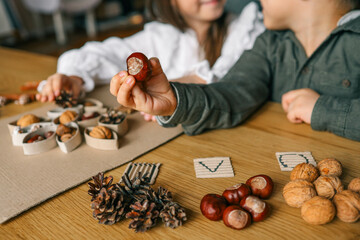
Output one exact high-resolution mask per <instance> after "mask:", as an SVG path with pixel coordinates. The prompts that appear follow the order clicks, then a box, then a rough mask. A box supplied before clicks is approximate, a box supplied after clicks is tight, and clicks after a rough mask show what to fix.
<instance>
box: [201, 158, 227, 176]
mask: <svg viewBox="0 0 360 240" xmlns="http://www.w3.org/2000/svg"><path fill="white" fill-rule="evenodd" d="M194 168H195V174H196V177H197V178H218V177H234V170H233V168H232V165H231V161H230V158H229V157H212V158H196V159H194Z"/></svg>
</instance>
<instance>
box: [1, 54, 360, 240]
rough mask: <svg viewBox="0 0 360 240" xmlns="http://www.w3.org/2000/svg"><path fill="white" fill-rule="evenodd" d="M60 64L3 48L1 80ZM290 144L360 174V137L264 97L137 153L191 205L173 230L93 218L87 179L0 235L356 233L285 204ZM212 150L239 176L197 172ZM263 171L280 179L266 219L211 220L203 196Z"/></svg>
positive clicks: (14, 109) (29, 76) (359, 233)
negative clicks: (312, 121) (300, 116)
mask: <svg viewBox="0 0 360 240" xmlns="http://www.w3.org/2000/svg"><path fill="white" fill-rule="evenodd" d="M55 66H56V59H54V58H51V57H46V56H40V55H35V54H30V53H25V52H19V51H15V50H8V49H3V48H0V83H1V84H4V83H5V84H8V85H10V82H14V85H15V84H20V83H21V82H23V81H28V80H40V79H43V78H45V77H47V76H48V75H49V74H51V73H53V72H54V71H55ZM0 89H3V88H2V86H1V88H0ZM40 105H41V104H39V103H36V104H30V105H28V106H24V107H21V106H13V105H7V106H5V107H4V108H3V109H2V116H1V117H7V116H10V115H13V114H16V113H19V112H21V111H25V110H30V109H32V108H34V107H38V106H40ZM3 134H5V133H3ZM6 134H7V133H6ZM287 151H311V152H312V154H313V156H314V158H315V159H316V160H317V161H319V160H321V159H323V158H326V157H334V158H337V159H338V160H340V161H341V162H342V164H343V166H344V173H343V176H342V180H343V183H344V184H345V185H346V186H347V184H348V183H349V182H350V181H351V179H352V178H354V177H359V176H360V143H359V142H355V141H351V140H348V139H345V138H341V137H338V136H335V135H333V134H330V133H327V132H316V131H313V130H312V129H311V128H310V127H309V126H308V125H306V124H291V123H290V122H288V121H287V119H286V116H285V114H284V112H283V111H282V109H281V106H280V105H279V104H276V103H267V104H266V105H265V106H264V107H263V108H261V109H260V110H259V111H258V112H257V113H256V114H255V115H254V116H252V117H251V118H250V119H249V120H248V121H247V122H246V123H245V124H243V125H242V126H239V127H236V128H233V129H225V130H214V131H209V132H207V133H204V134H201V135H198V136H192V137H190V136H186V135H182V136H180V137H178V138H176V139H175V140H172V141H171V142H169V143H166V144H165V145H163V146H161V147H159V148H157V149H155V150H153V151H152V152H150V153H147V154H145V155H143V156H142V157H140V158H138V159H137V160H135V162H160V163H162V166H161V169H160V173H159V175H158V178H157V181H156V184H155V187H157V186H158V185H161V186H163V187H166V188H168V189H169V190H170V191H171V192H172V193H173V195H174V200H175V201H177V202H179V203H180V204H181V205H183V206H184V207H185V208H186V210H187V214H188V221H187V222H185V224H184V225H183V226H182V227H179V228H177V229H175V230H173V229H170V228H165V227H164V226H163V225H162V223H161V222H158V224H157V225H156V227H154V228H152V229H150V230H149V231H148V232H146V233H142V234H141V233H134V232H133V231H132V230H130V229H128V224H129V220H127V219H125V220H123V221H121V222H119V223H117V224H115V225H112V226H104V225H100V224H98V223H97V222H96V221H95V220H94V219H93V218H92V211H91V209H90V196H89V195H88V194H87V190H88V186H87V184H82V185H80V186H78V187H76V188H73V189H71V190H69V191H67V192H66V193H64V194H61V195H60V196H57V197H55V198H53V199H50V200H48V201H46V202H45V203H43V204H41V205H39V206H37V207H34V208H33V209H30V210H28V211H27V212H25V213H23V214H21V215H20V216H18V217H16V218H14V219H12V220H10V221H8V222H7V223H5V224H3V225H1V226H0V236H1V237H0V238H1V239H185V238H186V239H235V238H236V239H238V238H241V237H243V238H250V239H359V238H360V221H358V222H357V223H353V224H348V223H343V222H341V221H340V220H339V219H337V218H335V219H334V220H333V221H332V222H331V223H329V224H326V225H323V226H313V225H309V224H307V223H305V222H304V221H303V220H302V218H301V216H300V209H296V208H291V207H289V206H287V205H286V204H285V202H284V199H283V197H282V195H281V192H282V188H283V187H284V185H285V184H286V183H287V182H288V181H289V175H290V173H289V172H281V171H280V168H279V165H278V163H277V160H276V158H275V153H276V152H287ZM213 156H229V157H231V161H232V165H233V168H234V171H235V177H233V178H217V179H216V178H212V179H197V178H196V177H195V172H194V166H193V159H194V158H201V157H213ZM124 170H125V166H122V167H119V168H116V169H114V170H112V171H109V172H107V173H106V174H105V175H112V176H114V179H115V180H116V181H118V180H119V178H120V176H121V175H122V173H123V172H124ZM260 173H261V174H267V175H269V176H271V177H272V179H273V180H274V182H275V189H274V193H273V195H272V197H271V198H270V199H269V200H267V202H268V203H269V204H270V205H271V207H272V214H271V216H270V217H269V218H268V219H267V220H265V221H263V222H258V223H255V224H252V225H251V226H250V227H249V228H247V229H244V230H241V231H236V230H233V229H230V228H227V227H225V226H224V224H223V223H222V222H221V221H219V222H213V221H209V220H208V219H206V218H205V217H203V216H202V215H201V213H200V210H199V203H200V200H201V198H202V196H204V195H205V194H207V193H217V194H221V193H222V192H223V190H224V189H225V188H226V187H229V186H231V185H233V184H235V183H240V182H245V181H246V180H247V179H248V178H249V177H251V176H253V175H256V174H260ZM2 194H6V193H2ZM1 207H6V206H1Z"/></svg>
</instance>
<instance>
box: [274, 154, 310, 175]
mask: <svg viewBox="0 0 360 240" xmlns="http://www.w3.org/2000/svg"><path fill="white" fill-rule="evenodd" d="M275 155H276V158H277V160H278V162H279V165H280V169H281V171H291V170H293V168H294V167H295V166H296V165H298V164H300V163H311V164H312V165H314V166H315V167H316V165H317V164H316V162H315V160H314V158H313V156H312V155H311V152H277V153H276V154H275Z"/></svg>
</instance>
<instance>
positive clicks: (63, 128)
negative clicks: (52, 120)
mask: <svg viewBox="0 0 360 240" xmlns="http://www.w3.org/2000/svg"><path fill="white" fill-rule="evenodd" d="M71 131H72V129H71V128H69V127H67V126H65V125H63V124H59V126H58V127H57V128H56V134H57V135H58V136H60V137H61V136H62V135H64V134H65V133H71Z"/></svg>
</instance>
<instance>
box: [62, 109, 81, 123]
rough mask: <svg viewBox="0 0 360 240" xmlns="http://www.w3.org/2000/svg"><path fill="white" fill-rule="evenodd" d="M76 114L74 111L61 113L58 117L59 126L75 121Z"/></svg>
mask: <svg viewBox="0 0 360 240" xmlns="http://www.w3.org/2000/svg"><path fill="white" fill-rule="evenodd" d="M76 117H77V113H76V112H74V111H65V112H63V113H62V114H61V115H60V117H59V121H60V123H61V124H67V123H69V122H72V121H74V120H75V119H76Z"/></svg>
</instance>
